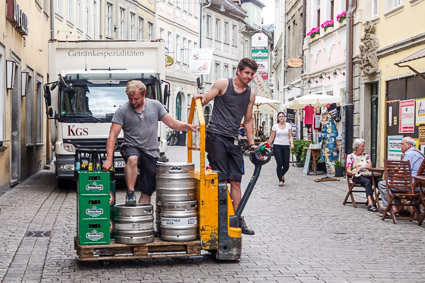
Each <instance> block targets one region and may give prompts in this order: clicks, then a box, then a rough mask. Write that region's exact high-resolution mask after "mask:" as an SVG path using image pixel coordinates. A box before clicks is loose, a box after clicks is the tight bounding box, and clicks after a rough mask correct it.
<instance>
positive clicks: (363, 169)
mask: <svg viewBox="0 0 425 283" xmlns="http://www.w3.org/2000/svg"><path fill="white" fill-rule="evenodd" d="M365 146H366V143H365V140H364V139H355V140H354V142H353V150H354V152H353V153H351V154H349V155H348V156H347V160H346V167H347V173H349V174H351V175H352V176H353V182H354V183H356V184H359V185H361V186H362V187H365V189H366V197H367V210H369V211H372V212H376V211H377V208H376V205H375V204H374V201H373V188H372V185H373V183H372V174H371V172H370V171H368V170H367V168H372V162H371V161H370V155H369V154H366V153H364V150H365ZM378 178H379V177H375V182H378V181H379V180H378Z"/></svg>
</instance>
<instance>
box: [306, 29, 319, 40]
mask: <svg viewBox="0 0 425 283" xmlns="http://www.w3.org/2000/svg"><path fill="white" fill-rule="evenodd" d="M319 34H320V28H319V27H314V28H312V29H311V30H310V31H309V32H308V33H307V35H309V36H310V37H311V38H314V37H315V36H316V35H319Z"/></svg>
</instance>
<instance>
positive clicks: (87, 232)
mask: <svg viewBox="0 0 425 283" xmlns="http://www.w3.org/2000/svg"><path fill="white" fill-rule="evenodd" d="M110 228H111V224H110V222H109V219H82V220H80V221H79V223H78V240H79V243H80V245H109V244H110V243H111V236H110V235H111V234H110Z"/></svg>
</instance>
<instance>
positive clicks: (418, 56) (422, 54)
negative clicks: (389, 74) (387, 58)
mask: <svg viewBox="0 0 425 283" xmlns="http://www.w3.org/2000/svg"><path fill="white" fill-rule="evenodd" d="M424 57H425V48H424V49H421V50H419V51H417V52H415V53H413V54H412V55H409V56H407V57H406V58H404V59H401V60H400V61H398V62H395V63H394V65H396V66H397V67H400V68H409V69H410V70H412V71H413V72H415V73H416V74H417V75H418V76H420V77H421V78H422V79H424V80H425V76H424V75H423V74H421V73H420V72H419V71H417V70H416V69H414V68H413V67H412V66H410V65H400V64H403V63H407V62H410V61H414V60H418V59H421V58H424Z"/></svg>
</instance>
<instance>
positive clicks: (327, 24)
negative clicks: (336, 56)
mask: <svg viewBox="0 0 425 283" xmlns="http://www.w3.org/2000/svg"><path fill="white" fill-rule="evenodd" d="M333 26H334V21H333V20H327V21H325V22H323V23H322V25H321V27H322V29H323V30H324V31H326V30H327V29H328V28H330V27H333Z"/></svg>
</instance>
